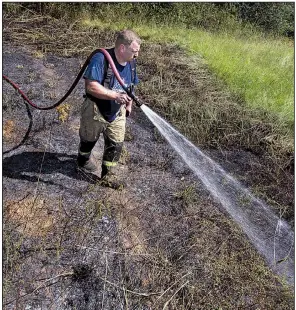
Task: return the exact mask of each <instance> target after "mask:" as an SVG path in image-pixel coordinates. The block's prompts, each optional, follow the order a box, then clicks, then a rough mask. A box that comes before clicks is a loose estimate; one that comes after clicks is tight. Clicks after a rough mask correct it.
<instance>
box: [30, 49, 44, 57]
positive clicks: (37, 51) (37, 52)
mask: <svg viewBox="0 0 296 310" xmlns="http://www.w3.org/2000/svg"><path fill="white" fill-rule="evenodd" d="M32 56H33V57H34V58H38V59H42V58H44V56H45V55H44V53H43V52H41V51H40V50H36V51H34V52H33V53H32Z"/></svg>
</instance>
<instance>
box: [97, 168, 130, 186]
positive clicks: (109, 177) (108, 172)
mask: <svg viewBox="0 0 296 310" xmlns="http://www.w3.org/2000/svg"><path fill="white" fill-rule="evenodd" d="M112 170H113V171H112ZM101 185H103V186H106V187H110V188H113V189H117V190H122V189H123V188H124V187H125V183H124V182H123V181H122V180H119V179H118V177H117V176H116V174H115V173H114V167H108V166H105V165H104V164H103V165H102V173H101Z"/></svg>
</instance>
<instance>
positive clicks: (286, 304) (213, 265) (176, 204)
mask: <svg viewBox="0 0 296 310" xmlns="http://www.w3.org/2000/svg"><path fill="white" fill-rule="evenodd" d="M102 38H103V36H102ZM108 38H109V37H108ZM10 39H12V38H10ZM102 42H103V41H102ZM104 42H108V40H106V41H104ZM104 45H105V44H104ZM153 48H154V49H156V50H158V49H164V47H162V46H160V45H153ZM168 50H169V51H170V53H171V56H172V55H175V52H174V49H173V48H171V49H169V48H168ZM147 55H148V53H147ZM175 58H176V59H177V56H176V57H175ZM46 59H47V62H49V63H51V64H53V66H51V67H45V64H44V58H35V57H33V56H32V53H31V50H30V48H29V47H16V46H13V45H11V44H7V43H5V44H4V46H3V71H4V73H8V72H9V74H10V76H11V78H12V79H13V80H15V81H16V82H17V83H19V84H20V85H21V87H22V88H23V89H24V91H27V92H28V91H31V95H32V97H33V99H34V100H35V101H36V103H40V104H43V105H45V104H48V103H49V102H50V100H49V98H50V96H51V95H50V94H51V92H53V91H54V93H55V95H56V96H58V95H60V94H63V93H64V91H65V90H66V89H67V85H68V80H69V81H71V80H72V77H73V76H74V75H75V74H74V72H77V71H78V70H77V66H78V64H79V61H80V59H77V58H75V57H69V58H64V57H61V56H56V55H46ZM16 63H17V64H19V65H23V68H20V67H17V66H15V64H16ZM139 65H141V64H139ZM148 67H149V66H147V68H146V69H147V70H148V69H149V70H153V66H151V68H148ZM182 68H183V67H180V70H181V69H182ZM146 69H145V67H142V69H141V70H142V73H143V77H144V76H146V74H147V75H148V73H147V72H146V71H145V70H146ZM144 71H145V72H146V73H145V74H144ZM28 72H31V73H32V75H31V77H30V78H28ZM35 72H36V73H37V74H36V75H35V74H34V73H35ZM169 73H170V72H169ZM169 73H168V74H169ZM153 77H154V78H155V79H156V78H157V76H153V75H151V76H150V78H151V79H152V78H153ZM48 79H50V81H52V84H51V82H50V83H49V80H48ZM57 81H67V83H66V82H64V83H61V84H59V86H56V87H54V86H51V85H57V84H55V83H56V82H57ZM69 84H70V82H69ZM152 85H154V86H155V87H157V83H156V82H155V84H152ZM142 91H143V90H142ZM3 93H4V95H6V97H5V98H6V99H5V101H4V102H3V106H4V107H6V108H5V109H4V113H3V119H4V124H5V123H6V124H9V122H13V123H14V124H16V123H17V122H19V126H18V127H17V128H19V134H18V137H17V140H11V141H10V140H9V141H7V142H5V144H4V146H3V147H4V151H5V153H4V156H3V197H4V199H3V205H4V206H3V209H4V214H3V253H4V255H3V257H4V264H3V272H4V281H3V292H4V302H3V304H4V309H7V310H8V309H40V308H42V309H53V308H56V309H65V310H66V309H81V310H82V309H90V310H91V309H106V310H108V309H147V310H148V309H163V308H164V307H167V308H168V309H178V310H179V309H212V308H213V307H215V308H222V309H252V308H254V309H255V308H262V309H291V308H292V307H293V292H291V290H290V289H289V288H288V287H286V286H282V285H280V283H281V282H280V281H279V279H278V277H276V276H275V275H274V274H273V273H272V272H271V270H270V269H269V268H268V266H267V265H266V264H265V262H264V260H263V258H262V257H260V256H259V255H258V253H257V252H256V251H255V250H254V249H253V247H252V246H251V245H250V244H249V242H248V240H247V239H246V237H245V235H244V234H243V233H242V231H241V229H240V228H239V227H238V226H237V225H236V224H235V223H234V222H233V221H232V220H231V219H230V218H229V217H228V215H227V214H225V213H224V212H223V211H222V210H221V209H220V208H219V205H218V204H216V203H215V202H213V200H212V199H211V197H210V196H209V194H208V192H207V191H205V189H204V188H203V187H202V185H201V183H200V182H199V181H198V180H197V179H196V178H195V176H194V175H193V174H192V173H191V172H190V170H189V169H188V167H187V166H186V164H185V163H183V162H182V161H180V159H179V158H178V157H177V155H176V154H175V153H174V152H173V151H172V149H171V148H170V146H168V145H167V144H166V143H165V142H164V140H163V139H162V138H161V137H160V136H159V135H158V134H157V132H156V131H155V128H154V126H153V125H152V124H151V123H150V122H149V121H148V120H147V118H146V117H145V115H143V114H142V112H141V111H140V110H138V109H136V108H134V111H133V113H132V116H131V117H130V118H129V119H128V123H127V126H128V132H129V135H128V138H127V140H128V141H126V142H125V153H124V156H123V158H122V159H121V164H120V166H119V169H120V171H121V173H122V175H123V176H124V178H125V181H126V183H127V187H126V188H125V189H123V191H121V192H117V191H114V190H112V189H106V188H103V187H101V186H100V185H99V184H98V183H97V180H96V179H94V178H92V177H91V176H89V175H81V174H78V173H77V172H76V170H75V159H76V155H77V148H78V143H79V139H78V128H79V107H80V105H81V102H82V100H83V98H82V94H83V84H82V83H80V84H79V85H78V87H77V90H76V91H75V92H74V94H73V95H72V96H71V97H69V99H68V100H67V102H66V104H69V106H70V107H71V108H70V110H69V111H68V110H67V116H66V117H65V118H64V119H63V121H62V120H61V119H59V113H58V111H57V110H51V111H48V112H39V111H36V110H32V109H29V110H27V108H26V106H25V105H24V104H23V103H22V101H21V100H20V99H17V98H18V97H17V96H15V94H13V92H12V93H11V88H9V87H7V86H4V89H3ZM164 96H166V95H164ZM3 98H4V96H3ZM152 100H153V98H152ZM60 112H61V111H60ZM60 115H61V114H60ZM19 120H22V121H19ZM7 128H9V126H8V125H7ZM28 128H30V130H29V133H28V134H27V136H26V132H28ZM8 132H9V131H8V129H7V130H6V133H8ZM25 136H26V139H23V138H24V137H25ZM102 149H103V141H102V139H100V140H99V142H98V143H97V145H96V147H95V150H94V154H95V156H96V157H97V158H98V160H100V158H101V156H102ZM26 223H29V224H27V226H26Z"/></svg>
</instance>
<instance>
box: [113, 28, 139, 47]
mask: <svg viewBox="0 0 296 310" xmlns="http://www.w3.org/2000/svg"><path fill="white" fill-rule="evenodd" d="M133 41H136V42H137V43H138V44H141V39H140V38H139V36H138V35H137V34H136V33H135V32H134V31H133V30H129V29H126V30H122V31H120V32H118V33H117V36H116V40H115V47H119V46H120V44H123V45H127V46H129V45H131V44H132V42H133Z"/></svg>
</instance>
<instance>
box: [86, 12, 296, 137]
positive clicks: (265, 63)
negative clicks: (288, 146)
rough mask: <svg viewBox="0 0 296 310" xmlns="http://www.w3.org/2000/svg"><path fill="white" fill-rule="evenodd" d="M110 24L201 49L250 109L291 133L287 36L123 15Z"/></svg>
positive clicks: (192, 50)
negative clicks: (214, 29)
mask: <svg viewBox="0 0 296 310" xmlns="http://www.w3.org/2000/svg"><path fill="white" fill-rule="evenodd" d="M82 25H83V26H88V27H100V28H101V27H106V23H105V22H102V21H100V20H95V19H93V20H91V19H90V18H87V17H86V18H84V19H83V22H82ZM111 25H112V26H111ZM110 26H111V27H112V28H113V29H121V28H127V27H132V28H133V29H135V30H136V31H137V32H138V33H139V35H140V36H142V37H144V38H147V39H148V40H151V41H157V42H174V43H177V44H179V45H180V46H182V47H184V48H186V49H187V51H188V52H189V53H196V54H199V55H202V57H203V58H204V60H205V61H206V63H207V64H208V65H209V67H210V68H212V70H213V72H214V73H215V74H216V75H217V76H218V77H219V78H221V79H222V80H224V81H225V83H226V84H227V85H228V86H229V89H230V90H231V91H232V92H234V93H235V94H237V95H238V96H239V97H240V98H241V99H243V101H244V102H245V103H246V104H247V105H248V106H249V107H250V109H260V110H265V111H266V113H271V114H274V115H277V118H278V121H279V125H280V127H281V128H284V129H285V131H288V132H289V133H290V134H291V135H292V134H293V124H294V49H293V45H292V44H291V42H289V41H287V40H284V39H280V38H272V37H269V38H268V37H263V36H261V35H260V34H259V33H257V32H253V33H252V32H251V33H250V31H248V32H244V31H243V30H242V31H241V32H240V31H236V32H233V33H232V34H229V33H225V32H219V33H212V32H208V31H204V30H197V29H184V28H180V27H172V26H169V27H168V26H161V27H160V26H156V25H153V24H149V23H148V24H146V23H141V24H140V23H134V22H126V21H117V22H115V23H113V22H112V24H111V23H110V25H108V27H110ZM244 34H245V35H244Z"/></svg>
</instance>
